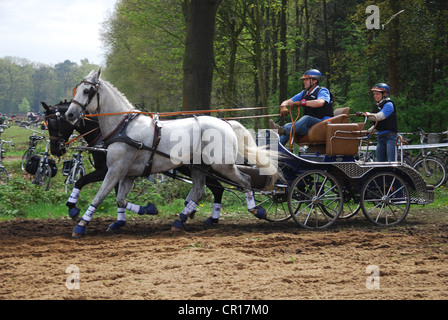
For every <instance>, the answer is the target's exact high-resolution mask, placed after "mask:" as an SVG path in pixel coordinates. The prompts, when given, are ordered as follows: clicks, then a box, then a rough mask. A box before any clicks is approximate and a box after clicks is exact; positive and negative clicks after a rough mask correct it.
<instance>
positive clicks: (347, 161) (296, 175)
mask: <svg viewBox="0 0 448 320" xmlns="http://www.w3.org/2000/svg"><path fill="white" fill-rule="evenodd" d="M100 72H101V71H98V73H95V72H94V71H92V72H91V73H90V74H89V75H88V77H87V78H86V79H85V80H83V81H82V82H81V83H80V84H79V85H78V88H77V90H76V91H75V95H74V97H75V99H73V100H72V102H71V104H70V107H69V109H68V111H67V114H66V118H67V119H68V121H69V122H71V123H77V122H78V121H79V120H80V119H82V118H83V117H84V116H86V112H90V113H92V116H93V115H96V116H99V117H98V119H99V126H100V128H101V131H102V132H103V134H105V135H106V136H107V138H105V139H104V140H105V141H106V140H108V139H110V140H109V143H107V144H108V145H109V147H108V164H113V166H111V167H113V168H114V169H113V170H112V169H110V168H109V170H108V172H107V174H106V176H105V179H104V183H103V184H102V186H101V188H100V190H99V192H98V194H97V195H96V197H95V199H93V201H92V203H91V205H90V207H89V209H88V210H87V211H86V213H85V214H84V216H83V218H82V219H81V221H80V222H79V224H78V225H77V226H76V227H75V229H74V232H73V235H74V236H79V235H83V234H84V233H85V232H86V230H85V227H86V226H87V225H88V223H89V222H90V219H91V217H92V216H93V214H94V212H95V209H96V207H97V206H98V205H99V203H101V202H102V200H103V199H104V198H105V196H106V195H107V194H108V193H109V192H110V191H111V189H112V187H113V186H115V185H116V184H117V183H118V184H119V188H118V192H117V204H118V206H119V207H121V208H125V207H126V200H125V199H126V195H127V194H128V192H129V191H130V189H131V188H132V185H133V181H134V179H135V177H136V176H139V175H140V176H141V175H142V173H143V174H144V175H145V174H146V173H148V172H155V173H157V172H167V171H168V170H177V169H178V168H180V167H182V161H183V160H182V159H176V157H174V158H173V157H172V155H173V149H176V148H177V149H176V150H179V149H181V150H187V152H186V155H187V156H189V157H191V158H193V159H194V158H199V160H200V161H199V163H198V164H197V165H195V164H192V165H190V166H189V169H190V176H191V181H192V183H193V189H192V191H191V192H190V194H189V196H188V197H187V199H186V206H185V208H184V210H183V211H182V213H181V214H180V216H179V218H178V219H177V220H176V221H175V222H174V224H173V228H175V229H183V228H184V222H186V220H187V219H188V217H189V216H190V214H192V213H193V212H194V211H195V208H196V205H197V204H198V202H199V201H200V199H202V197H203V196H204V186H205V185H206V179H207V177H209V178H210V177H211V178H212V179H214V180H215V181H221V182H224V183H228V184H231V185H233V186H235V187H236V188H238V189H240V190H241V191H243V192H244V193H245V195H246V201H247V208H248V210H249V212H251V213H253V214H254V215H255V216H256V217H258V218H264V219H266V220H269V221H282V220H287V219H289V218H290V217H292V218H293V219H294V221H295V222H296V223H297V224H298V225H300V226H302V227H304V228H307V229H325V228H327V227H329V226H331V225H332V224H334V223H335V222H336V221H337V220H338V218H340V217H341V216H344V217H345V216H350V215H354V214H356V213H357V212H359V211H360V210H362V212H363V214H364V215H365V216H366V218H367V219H368V220H369V221H370V222H372V223H374V224H375V225H379V226H392V225H396V224H398V223H400V222H401V221H403V220H404V219H405V217H406V215H407V214H408V212H409V209H410V206H411V204H428V203H431V202H433V200H434V188H433V187H432V186H428V185H427V184H426V182H425V181H424V179H423V178H422V176H421V175H420V174H419V173H418V172H417V171H416V170H415V169H413V168H412V167H410V166H408V165H406V164H405V163H403V161H401V162H391V163H376V162H364V161H362V160H358V159H357V154H358V151H359V146H360V142H362V141H363V140H365V139H366V138H367V137H368V132H367V131H366V130H364V127H365V122H361V123H350V122H349V116H350V115H349V114H348V113H349V110H348V108H343V109H340V110H336V111H335V116H334V117H333V118H331V119H329V120H326V121H323V122H321V123H319V124H316V125H315V126H313V127H312V128H311V129H310V131H309V132H308V135H307V136H305V137H301V138H299V139H296V141H295V142H296V143H297V144H299V145H300V144H306V145H309V146H310V149H309V151H310V152H308V153H304V154H295V153H293V152H291V151H290V150H289V149H287V148H285V147H284V146H283V145H281V144H280V143H279V138H278V135H277V133H276V132H275V131H272V130H261V131H259V132H258V133H257V135H256V137H255V139H253V140H254V141H251V138H250V137H248V131H247V129H245V128H244V127H243V126H242V125H241V124H239V123H235V122H233V123H225V122H222V121H221V120H220V119H217V118H214V117H209V116H201V117H190V118H187V119H183V120H174V121H166V122H164V123H159V122H158V121H155V120H154V117H151V119H150V117H139V116H138V115H139V114H140V113H141V112H139V111H138V110H135V109H134V108H133V106H132V105H130V103H129V102H128V101H127V100H126V99H125V98H124V96H123V95H122V94H121V93H119V92H118V91H117V90H116V89H115V88H114V87H113V86H111V85H110V84H109V83H108V82H106V81H103V80H100ZM95 97H96V98H95ZM101 113H104V115H107V116H105V117H102V116H101ZM123 115H125V116H124V117H123ZM117 123H118V125H117ZM229 124H230V126H229ZM210 131H212V132H215V133H216V132H217V133H219V134H220V135H221V136H222V141H221V140H219V141H221V142H223V145H225V146H224V147H222V148H223V150H227V151H229V150H230V151H232V150H233V149H235V148H236V147H235V145H238V152H239V154H242V155H244V157H245V160H248V161H247V162H242V163H236V162H235V163H234V162H231V163H228V162H226V160H227V159H228V158H232V157H228V154H225V152H223V153H222V154H220V156H221V158H218V160H219V161H217V162H210V163H208V164H207V165H205V166H204V159H205V158H206V157H207V154H206V152H205V151H206V150H207V149H210V145H211V144H212V140H211V139H210V137H209V140H207V141H208V142H207V143H205V145H201V144H200V142H201V140H202V141H204V135H205V133H209V132H210ZM175 132H177V135H176V137H177V138H176V137H175V139H174V140H173V139H172V138H173V135H175ZM195 132H196V138H195ZM106 133H107V134H106ZM110 133H111V134H110ZM179 133H180V134H179ZM198 134H199V135H198ZM185 136H188V138H185ZM243 140H244V142H243ZM198 141H199V145H197V144H195V142H198ZM214 142H215V143H216V138H215V139H214ZM252 144H253V145H252ZM179 146H180V147H179ZM215 147H216V145H215ZM218 149H219V148H218ZM233 151H234V150H233ZM254 151H255V152H254ZM215 152H216V151H215ZM260 152H261V153H262V154H264V155H265V156H266V157H267V159H268V163H269V165H268V166H267V167H269V168H271V167H272V166H271V164H272V161H273V159H272V155H275V158H276V159H275V163H276V166H275V170H276V172H272V170H271V172H270V173H266V172H267V171H269V170H267V171H266V170H265V168H264V166H265V165H266V163H265V164H262V163H261V161H260V159H258V158H257V156H254V155H257V154H258V153H260ZM174 154H176V155H177V154H178V153H174ZM191 158H190V159H191ZM130 159H132V160H130ZM232 159H233V158H232ZM174 160H176V161H174ZM187 160H188V159H187ZM232 161H233V160H232ZM185 162H188V161H185ZM205 162H207V161H205ZM254 200H258V204H257V205H255V201H254ZM286 208H287V209H286Z"/></svg>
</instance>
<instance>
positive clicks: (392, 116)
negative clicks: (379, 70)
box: [357, 83, 398, 162]
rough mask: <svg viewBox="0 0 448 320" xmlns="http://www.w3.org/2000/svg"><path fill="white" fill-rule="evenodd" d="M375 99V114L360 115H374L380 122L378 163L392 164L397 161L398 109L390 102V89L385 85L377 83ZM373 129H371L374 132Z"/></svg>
mask: <svg viewBox="0 0 448 320" xmlns="http://www.w3.org/2000/svg"><path fill="white" fill-rule="evenodd" d="M372 91H373V98H374V99H375V101H376V102H377V103H376V104H375V106H374V107H373V113H370V112H366V113H358V112H357V115H360V114H365V115H366V116H370V115H373V116H375V117H376V119H377V120H378V124H377V126H376V128H375V129H376V131H377V134H378V142H377V145H376V161H379V162H392V161H395V155H396V146H395V142H396V139H397V132H398V124H397V108H396V106H395V104H394V103H393V102H392V100H390V98H389V95H390V88H389V86H388V85H387V84H385V83H377V84H376V85H374V86H373V88H372ZM375 117H369V118H368V119H369V120H372V121H375ZM372 130H373V127H371V128H370V129H369V131H370V132H372Z"/></svg>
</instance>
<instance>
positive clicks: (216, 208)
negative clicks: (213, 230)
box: [212, 203, 221, 219]
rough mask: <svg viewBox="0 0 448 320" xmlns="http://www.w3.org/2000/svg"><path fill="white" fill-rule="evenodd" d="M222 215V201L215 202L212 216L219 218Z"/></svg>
mask: <svg viewBox="0 0 448 320" xmlns="http://www.w3.org/2000/svg"><path fill="white" fill-rule="evenodd" d="M220 216H221V204H220V203H214V204H213V211H212V218H213V219H219V217H220Z"/></svg>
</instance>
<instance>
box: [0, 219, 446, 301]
mask: <svg viewBox="0 0 448 320" xmlns="http://www.w3.org/2000/svg"><path fill="white" fill-rule="evenodd" d="M355 219H356V218H355ZM110 222H111V220H107V219H95V220H93V222H92V223H91V224H90V225H89V228H88V235H87V236H86V237H85V238H82V239H78V240H74V239H71V238H70V233H71V230H72V228H73V222H72V221H70V220H64V219H61V220H45V221H42V220H41V221H34V220H15V221H3V222H0V230H1V232H0V242H1V247H2V250H1V252H0V299H193V300H196V299H211V300H214V299H233V300H240V299H245V300H246V299H256V300H258V299H268V300H270V299H276V300H278V299H443V300H448V263H447V262H448V244H447V243H448V224H446V223H441V224H440V223H439V224H433V225H425V226H420V225H418V224H414V223H412V222H411V223H408V222H405V223H404V226H400V227H399V228H395V229H388V230H381V229H377V228H374V227H368V226H367V227H366V225H367V222H356V220H353V221H351V222H350V221H349V222H341V223H339V224H340V226H338V227H336V228H332V229H331V230H329V231H325V232H313V231H305V230H303V229H298V228H297V227H296V225H295V224H294V223H293V222H292V221H288V222H286V223H282V224H272V223H268V222H264V221H262V222H259V221H256V220H255V219H247V220H246V219H244V220H239V221H236V220H235V219H233V220H229V221H227V222H226V220H225V219H224V221H222V222H220V226H219V228H214V229H210V230H203V229H202V227H201V223H200V221H199V220H198V219H195V220H192V221H189V222H188V224H187V225H188V232H186V233H181V234H173V233H172V232H171V231H170V230H169V229H170V226H171V222H172V219H161V218H155V219H145V220H139V219H138V218H135V219H134V220H133V221H128V224H127V226H126V228H125V230H123V231H122V232H120V233H119V234H113V235H110V234H107V233H105V230H106V228H107V226H108V224H109V223H110ZM358 223H360V224H361V227H358V226H357V224H358ZM69 266H76V268H78V269H77V270H79V273H77V275H79V280H80V282H79V289H73V290H69V289H68V288H67V286H66V280H67V278H68V277H70V276H72V277H73V275H75V273H66V270H67V268H68V267H69ZM369 266H376V267H374V268H377V269H376V270H378V271H379V275H380V276H379V288H378V287H375V285H376V284H378V282H375V281H373V282H369V284H370V286H373V287H374V288H373V289H368V288H367V287H366V280H367V279H368V277H370V278H372V277H374V276H375V274H374V273H372V272H373V271H371V272H367V271H366V268H368V267H369ZM69 270H70V269H69ZM74 270H76V269H74ZM69 279H72V278H69ZM374 280H378V278H374ZM68 284H69V285H73V284H75V282H74V281H69V282H68Z"/></svg>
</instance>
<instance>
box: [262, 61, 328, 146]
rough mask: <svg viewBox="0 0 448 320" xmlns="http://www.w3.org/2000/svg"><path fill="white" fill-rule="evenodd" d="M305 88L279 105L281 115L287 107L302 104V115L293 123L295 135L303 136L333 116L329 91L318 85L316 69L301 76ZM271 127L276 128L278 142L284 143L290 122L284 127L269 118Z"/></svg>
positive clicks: (286, 140) (284, 114)
mask: <svg viewBox="0 0 448 320" xmlns="http://www.w3.org/2000/svg"><path fill="white" fill-rule="evenodd" d="M301 79H302V80H303V87H304V89H305V90H303V91H302V92H300V93H298V94H296V95H295V96H294V97H292V98H291V99H288V100H285V101H283V102H282V104H281V105H280V113H281V115H282V116H287V115H288V114H289V110H288V107H289V108H292V107H300V106H303V109H304V116H303V117H301V118H300V120H299V121H297V122H295V124H294V128H295V130H294V132H293V134H294V133H295V135H299V136H304V135H306V134H307V133H308V130H309V129H310V128H311V127H312V126H313V125H315V124H316V123H319V122H321V121H323V120H327V119H329V118H331V117H333V101H332V97H331V93H330V91H329V90H328V89H327V88H324V87H320V86H319V83H320V81H321V80H322V73H321V72H320V71H319V70H317V69H312V70H308V71H307V72H305V74H304V75H303V76H302V78H301ZM269 126H270V128H271V129H276V130H278V134H279V135H280V142H281V143H282V144H283V145H285V144H286V143H287V142H288V140H289V137H290V133H291V129H292V123H288V124H286V125H285V126H284V127H282V126H279V125H277V124H276V123H274V121H272V119H271V120H269Z"/></svg>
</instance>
